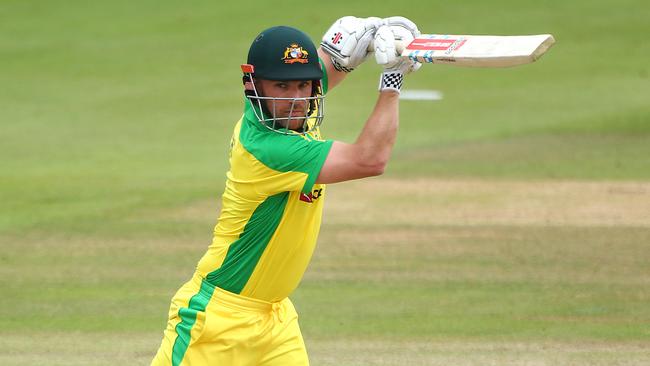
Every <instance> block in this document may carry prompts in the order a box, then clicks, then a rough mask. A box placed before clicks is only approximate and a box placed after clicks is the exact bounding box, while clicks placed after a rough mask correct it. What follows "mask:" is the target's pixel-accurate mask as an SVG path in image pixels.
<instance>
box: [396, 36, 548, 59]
mask: <svg viewBox="0 0 650 366" xmlns="http://www.w3.org/2000/svg"><path fill="white" fill-rule="evenodd" d="M554 43H555V39H554V38H553V36H552V35H550V34H539V35H529V36H474V35H442V34H423V35H420V36H419V37H417V38H416V39H414V40H413V41H412V42H411V43H410V44H408V45H407V46H406V47H405V48H404V50H403V52H402V54H401V56H402V57H408V58H411V59H413V60H416V61H419V62H423V63H434V64H450V65H456V66H467V67H510V66H517V65H523V64H527V63H531V62H534V61H536V60H537V59H539V58H540V57H541V56H542V55H543V54H544V53H545V52H546V51H548V49H549V48H550V47H551V46H552V45H553V44H554Z"/></svg>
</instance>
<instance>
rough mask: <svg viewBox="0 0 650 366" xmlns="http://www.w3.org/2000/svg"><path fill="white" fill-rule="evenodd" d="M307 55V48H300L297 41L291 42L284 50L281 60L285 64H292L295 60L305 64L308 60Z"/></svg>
mask: <svg viewBox="0 0 650 366" xmlns="http://www.w3.org/2000/svg"><path fill="white" fill-rule="evenodd" d="M307 56H309V52H307V50H305V49H304V48H302V46H300V45H299V44H298V43H292V44H290V45H289V47H287V49H286V50H285V51H284V57H282V60H283V61H284V63H285V64H293V63H296V62H299V63H301V64H306V63H307V62H309V59H308V58H307Z"/></svg>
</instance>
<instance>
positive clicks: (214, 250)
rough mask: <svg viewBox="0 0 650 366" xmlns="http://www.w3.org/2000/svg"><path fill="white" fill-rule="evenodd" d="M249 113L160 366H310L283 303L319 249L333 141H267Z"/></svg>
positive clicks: (177, 304)
mask: <svg viewBox="0 0 650 366" xmlns="http://www.w3.org/2000/svg"><path fill="white" fill-rule="evenodd" d="M326 80H327V79H326V77H325V78H324V80H323V81H324V84H325V85H324V87H326ZM245 104H246V107H245V111H244V114H243V116H242V118H241V119H240V120H239V121H238V122H237V124H236V126H235V129H234V133H233V136H232V140H231V148H230V170H229V171H228V174H227V180H226V187H225V191H224V194H223V198H222V208H221V214H220V216H219V220H218V223H217V225H216V227H215V230H214V239H213V241H212V244H211V245H210V246H209V248H208V250H207V252H206V253H205V255H204V256H203V257H202V258H201V260H200V261H199V264H198V266H197V269H196V273H195V274H194V276H193V279H192V280H191V281H189V282H187V283H186V284H185V285H184V286H183V287H182V288H181V289H180V290H179V291H178V292H177V294H176V295H175V296H174V298H173V299H172V305H171V308H170V313H169V322H168V326H167V329H166V330H165V337H164V339H163V343H162V345H161V347H160V349H159V351H158V354H157V356H156V358H155V359H154V362H153V364H154V365H169V364H172V365H190V364H191V365H204V364H205V365H207V362H208V359H209V360H210V362H214V363H213V364H215V365H216V364H220V363H218V362H217V361H223V364H229V365H234V364H237V365H249V364H250V365H292V364H300V365H304V364H307V358H306V353H305V350H304V344H303V341H302V336H301V335H300V330H299V328H298V323H297V315H296V312H295V309H294V308H293V305H292V304H291V302H290V301H289V300H288V298H287V296H289V294H291V292H292V291H293V290H294V289H295V288H296V287H297V286H298V283H299V282H300V280H301V278H302V276H303V273H304V272H305V269H306V268H307V265H308V263H309V261H310V259H311V256H312V253H313V251H314V248H315V245H316V238H317V236H318V232H319V229H320V224H321V215H322V210H323V203H324V196H325V186H324V185H322V184H316V183H315V182H316V178H317V177H318V175H319V173H320V170H321V168H322V166H323V163H324V162H325V159H326V158H327V155H328V153H329V150H330V148H331V145H332V141H331V140H328V141H323V140H322V139H321V137H320V131H319V130H318V129H316V130H314V131H312V132H309V133H307V134H297V133H296V134H279V133H277V132H274V131H271V130H269V129H268V128H267V127H265V126H264V125H262V124H261V123H260V122H259V121H258V119H257V118H256V117H255V114H254V113H253V109H252V108H253V107H252V106H251V104H250V103H249V102H248V101H246V103H245ZM236 344H243V345H244V346H245V347H246V348H241V349H238V347H237V346H234V345H236ZM266 350H268V351H266ZM256 351H258V352H256ZM170 360H171V363H170ZM235 360H236V361H235ZM229 362H230V363H229Z"/></svg>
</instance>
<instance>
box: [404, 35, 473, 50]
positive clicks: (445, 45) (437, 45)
mask: <svg viewBox="0 0 650 366" xmlns="http://www.w3.org/2000/svg"><path fill="white" fill-rule="evenodd" d="M465 41H466V40H465V39H431V38H416V39H414V40H413V42H411V43H410V44H409V45H408V46H407V47H406V49H407V50H412V51H420V50H422V51H446V50H448V49H449V48H452V49H455V50H457V49H459V48H460V46H462V45H463V44H464V43H465ZM456 43H458V44H456Z"/></svg>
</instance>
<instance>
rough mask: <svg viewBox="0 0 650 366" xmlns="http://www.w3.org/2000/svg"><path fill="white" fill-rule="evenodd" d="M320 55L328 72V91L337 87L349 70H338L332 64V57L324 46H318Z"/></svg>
mask: <svg viewBox="0 0 650 366" xmlns="http://www.w3.org/2000/svg"><path fill="white" fill-rule="evenodd" d="M318 57H320V60H321V62H322V63H323V66H325V71H326V72H327V88H328V91H329V90H332V88H334V87H336V86H337V85H339V83H341V81H343V79H345V77H346V76H347V75H348V73H347V72H342V71H337V70H336V69H335V68H334V65H333V64H332V57H331V56H330V55H329V54H328V53H327V52H325V51H323V48H322V47H319V48H318Z"/></svg>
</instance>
